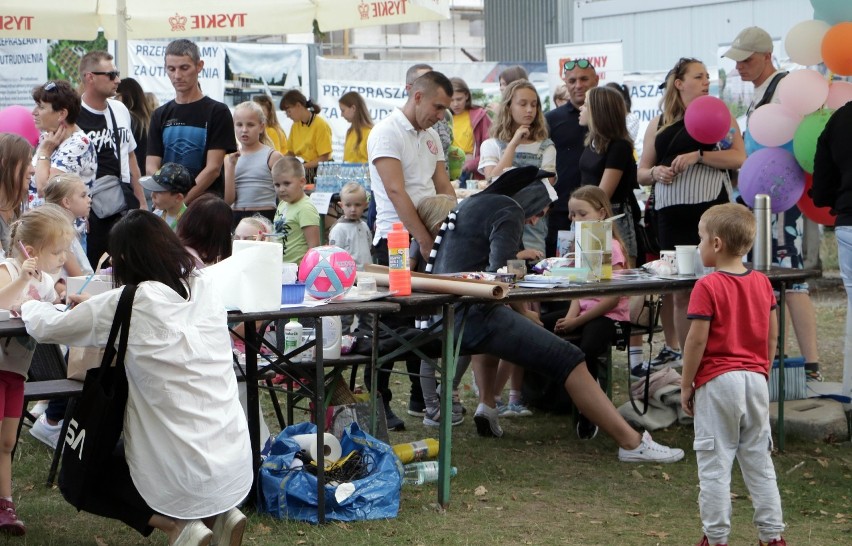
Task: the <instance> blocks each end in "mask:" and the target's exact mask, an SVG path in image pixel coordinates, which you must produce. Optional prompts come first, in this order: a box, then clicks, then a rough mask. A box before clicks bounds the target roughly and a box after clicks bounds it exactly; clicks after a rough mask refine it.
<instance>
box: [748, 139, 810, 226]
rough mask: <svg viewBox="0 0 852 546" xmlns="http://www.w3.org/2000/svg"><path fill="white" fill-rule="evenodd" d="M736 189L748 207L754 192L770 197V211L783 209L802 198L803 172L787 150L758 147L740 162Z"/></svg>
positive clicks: (803, 186) (752, 200)
mask: <svg viewBox="0 0 852 546" xmlns="http://www.w3.org/2000/svg"><path fill="white" fill-rule="evenodd" d="M739 189H740V194H741V195H742V196H743V200H744V201H745V202H746V204H747V205H748V206H750V207H753V206H754V197H755V196H756V195H757V194H759V193H765V194H767V195H768V196H769V198H770V199H771V202H772V212H775V213H778V212H784V211H785V210H788V209H789V208H790V207H792V206H793V205H795V204H796V202H797V201H798V200H799V199H800V198H801V197H802V193H803V192H804V191H805V171H803V170H802V167H801V166H800V165H799V163H798V161H796V157H795V156H794V155H793V154H791V153H790V152H788V151H787V150H784V149H783V148H761V149H760V150H757V151H756V152H754V153H753V154H751V155H750V156H748V158H747V159H746V160H745V163H743V166H742V168H741V169H740V176H739Z"/></svg>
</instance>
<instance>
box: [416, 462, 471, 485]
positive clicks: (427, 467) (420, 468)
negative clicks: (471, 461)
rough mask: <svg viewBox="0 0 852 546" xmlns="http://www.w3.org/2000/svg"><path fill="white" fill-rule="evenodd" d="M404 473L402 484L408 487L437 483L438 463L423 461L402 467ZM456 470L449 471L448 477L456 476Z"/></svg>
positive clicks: (454, 468) (453, 468)
mask: <svg viewBox="0 0 852 546" xmlns="http://www.w3.org/2000/svg"><path fill="white" fill-rule="evenodd" d="M402 468H403V470H404V471H405V473H404V474H403V476H402V483H403V484H408V485H422V484H424V483H428V482H436V481H438V461H423V462H420V463H411V464H407V465H405V466H403V467H402ZM458 471H459V470H458V468H456V467H452V468H451V469H450V477H453V476H455V475H456V474H458Z"/></svg>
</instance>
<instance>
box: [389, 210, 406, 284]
mask: <svg viewBox="0 0 852 546" xmlns="http://www.w3.org/2000/svg"><path fill="white" fill-rule="evenodd" d="M409 241H410V239H409V237H408V231H406V229H405V228H404V227H403V226H402V222H397V223H395V224H394V225H393V229H391V231H390V233H388V268H389V271H388V284H389V288H390V291H391V292H396V295H397V296H410V295H411V269H409V262H408V245H409Z"/></svg>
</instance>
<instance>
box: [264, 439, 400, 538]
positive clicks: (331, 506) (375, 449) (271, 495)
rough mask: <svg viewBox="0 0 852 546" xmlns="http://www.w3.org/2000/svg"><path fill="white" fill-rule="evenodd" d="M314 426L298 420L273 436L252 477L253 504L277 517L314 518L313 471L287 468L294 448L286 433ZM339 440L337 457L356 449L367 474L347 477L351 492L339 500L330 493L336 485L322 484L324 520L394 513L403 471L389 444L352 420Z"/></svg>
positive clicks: (304, 519) (314, 493)
mask: <svg viewBox="0 0 852 546" xmlns="http://www.w3.org/2000/svg"><path fill="white" fill-rule="evenodd" d="M316 430H317V429H316V425H314V424H313V423H300V424H298V425H293V426H289V427H287V428H285V429H284V430H283V431H282V432H281V434H279V435H278V437H277V438H276V439H275V442H274V443H273V444H272V449H271V450H270V453H269V456H267V458H266V460H265V461H264V463H263V466H261V468H260V473H259V476H258V480H259V482H260V487H258V506H259V507H260V511H261V512H266V513H267V514H270V515H271V516H273V517H276V518H278V519H285V518H286V519H293V520H298V521H307V522H310V523H318V521H319V514H318V512H317V504H318V500H317V499H318V497H317V478H316V476H314V475H313V474H311V473H310V472H308V471H307V470H305V469H304V467H297V468H294V469H291V468H290V466H291V464H292V463H293V459H294V458H295V456H296V454H297V453H298V452H299V449H300V448H299V445H298V444H297V443H296V441H295V440H293V439H292V437H293V436H296V435H299V434H316ZM340 445H341V448H342V453H343V457H345V456H346V455H348V454H349V453H351V452H352V451H358V452H359V453H360V455H361V459H362V461H363V462H365V463H366V464H367V465H368V468H369V473H368V475H367V476H366V477H364V478H361V479H357V480H355V481H353V482H351V483H352V485H353V486H354V487H355V491H354V492H353V493H352V494H351V495H349V496H347V497H346V498H345V499H342V500H341V501H339V502H338V500H337V499H336V498H335V491H336V489H337V486H335V485H329V484H328V483H326V485H325V512H326V513H325V518H326V520H329V521H332V520H336V521H357V520H369V519H387V518H394V517H396V515H397V513H398V512H399V497H400V488H401V487H402V472H403V471H402V464H401V463H400V462H399V459H398V458H397V456H396V455H395V454H394V452H393V449H391V447H390V446H389V445H388V444H386V443H384V442H382V441H380V440H377V439H376V438H373V437H372V436H370V435H369V434H367V433H366V432H364V431H362V430H361V429H360V428H359V427H358V425H357V424H356V423H352V424H351V425H349V426H348V427H346V429H345V430H344V433H343V438H341V440H340ZM326 481H328V476H326Z"/></svg>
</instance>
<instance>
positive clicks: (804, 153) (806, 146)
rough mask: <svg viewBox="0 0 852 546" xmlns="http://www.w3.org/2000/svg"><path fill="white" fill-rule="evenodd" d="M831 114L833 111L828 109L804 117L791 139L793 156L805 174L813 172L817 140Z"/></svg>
mask: <svg viewBox="0 0 852 546" xmlns="http://www.w3.org/2000/svg"><path fill="white" fill-rule="evenodd" d="M833 113H834V110H829V109H828V108H824V109H821V110H817V111H816V112H814V113H813V114H808V115H807V116H805V117H804V119H803V120H802V122H801V123H800V124H799V127H798V128H797V129H796V135H795V136H794V137H793V155H795V156H796V161H798V162H799V165H800V166H801V167H802V169H804V170H805V172H808V173H813V172H814V155H815V154H816V147H817V139H818V138H819V135H821V134H822V130H823V129H825V124H826V123H828V118H830V117H831V114H833Z"/></svg>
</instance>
